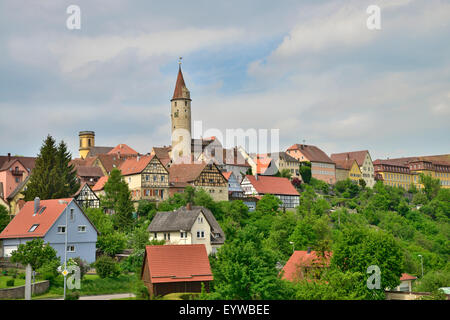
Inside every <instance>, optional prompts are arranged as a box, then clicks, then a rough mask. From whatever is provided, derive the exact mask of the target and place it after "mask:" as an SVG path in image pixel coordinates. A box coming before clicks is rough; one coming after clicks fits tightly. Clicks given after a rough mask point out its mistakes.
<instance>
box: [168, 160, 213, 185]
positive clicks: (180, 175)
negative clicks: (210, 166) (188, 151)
mask: <svg viewBox="0 0 450 320" xmlns="http://www.w3.org/2000/svg"><path fill="white" fill-rule="evenodd" d="M205 166H206V162H202V163H190V164H172V165H171V166H170V168H169V182H192V181H194V180H195V179H197V178H198V176H199V175H200V173H202V171H203V169H204V168H205Z"/></svg>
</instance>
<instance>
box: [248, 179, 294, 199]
mask: <svg viewBox="0 0 450 320" xmlns="http://www.w3.org/2000/svg"><path fill="white" fill-rule="evenodd" d="M245 177H246V178H247V179H248V180H249V181H250V183H251V184H252V185H253V187H254V188H255V189H256V191H257V192H258V193H259V194H268V193H270V194H279V195H294V196H298V195H300V194H299V193H298V191H297V190H296V189H295V187H294V186H293V185H292V183H291V182H290V181H289V179H288V178H281V177H272V176H258V180H256V178H255V176H252V175H246V176H245Z"/></svg>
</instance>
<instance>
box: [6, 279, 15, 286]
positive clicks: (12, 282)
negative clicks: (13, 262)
mask: <svg viewBox="0 0 450 320" xmlns="http://www.w3.org/2000/svg"><path fill="white" fill-rule="evenodd" d="M6 286H7V287H14V279H9V280H7V281H6Z"/></svg>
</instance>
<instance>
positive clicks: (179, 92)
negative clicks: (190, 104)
mask: <svg viewBox="0 0 450 320" xmlns="http://www.w3.org/2000/svg"><path fill="white" fill-rule="evenodd" d="M183 88H186V84H185V83H184V78H183V73H182V72H181V67H180V68H179V69H178V76H177V83H176V85H175V90H174V92H173V97H172V99H179V98H185V97H184V96H183Z"/></svg>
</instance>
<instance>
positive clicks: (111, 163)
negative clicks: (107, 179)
mask: <svg viewBox="0 0 450 320" xmlns="http://www.w3.org/2000/svg"><path fill="white" fill-rule="evenodd" d="M96 158H97V159H98V160H99V161H100V162H101V164H102V165H103V167H104V168H105V170H106V171H107V172H109V173H110V172H111V171H112V170H113V169H114V168H119V167H120V165H121V164H122V163H123V162H124V161H125V160H126V157H122V156H121V155H120V156H119V155H118V154H116V153H113V154H99V155H98V156H96Z"/></svg>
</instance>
